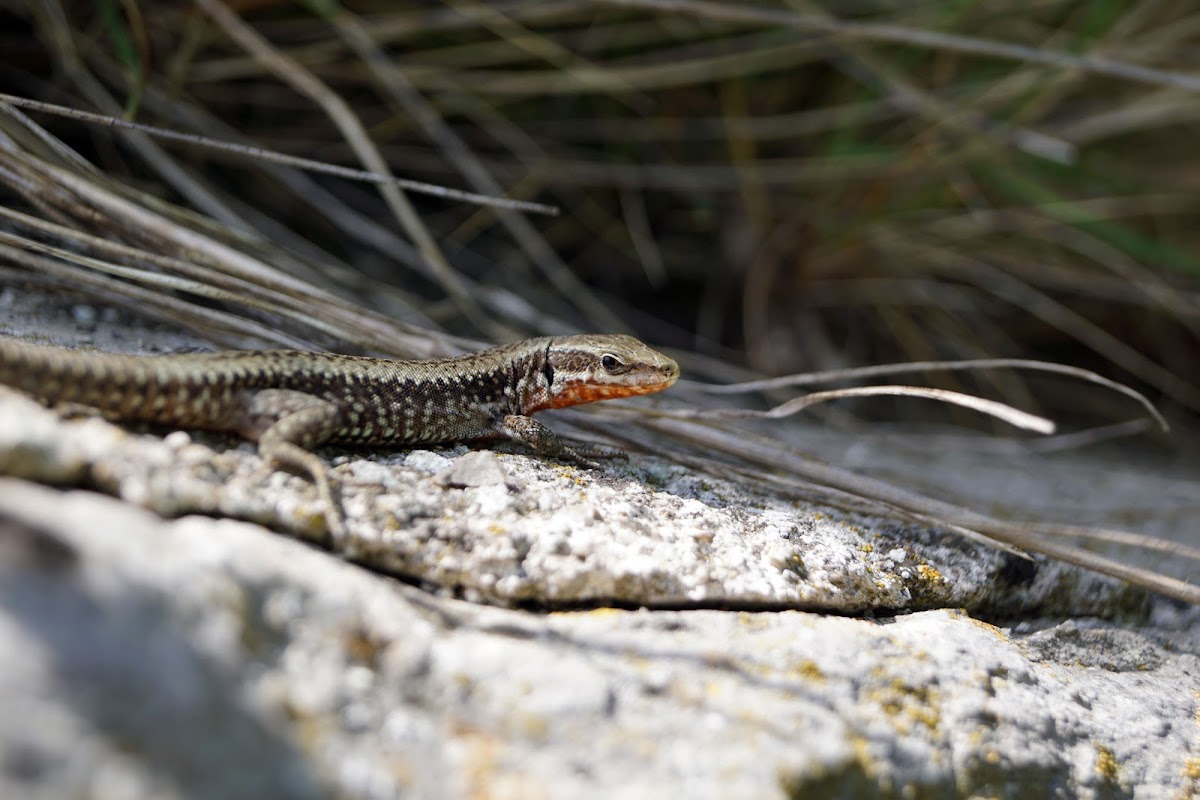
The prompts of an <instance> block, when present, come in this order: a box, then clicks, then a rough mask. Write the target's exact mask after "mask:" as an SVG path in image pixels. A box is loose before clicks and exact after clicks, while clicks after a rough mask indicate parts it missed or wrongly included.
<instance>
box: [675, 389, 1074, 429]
mask: <svg viewBox="0 0 1200 800" xmlns="http://www.w3.org/2000/svg"><path fill="white" fill-rule="evenodd" d="M884 395H888V396H894V397H924V398H926V399H928V400H937V401H938V402H941V403H951V404H953V405H957V406H962V407H963V408H969V409H971V410H973V411H978V412H979V413H981V414H987V415H988V416H991V417H995V418H996V419H998V420H1001V421H1003V422H1007V423H1008V424H1009V425H1013V426H1015V427H1018V428H1024V429H1025V430H1030V431H1035V432H1037V433H1044V434H1050V433H1054V423H1053V422H1051V421H1050V420H1048V419H1046V418H1045V417H1039V416H1035V415H1033V414H1030V413H1027V412H1025V411H1022V410H1020V409H1019V408H1013V407H1012V406H1007V405H1005V404H1004V403H998V402H996V401H995V400H988V399H986V398H983V397H975V396H973V395H967V394H962V393H961V392H951V391H947V390H945V389H929V388H925V387H921V386H859V387H856V388H851V389H832V390H830V391H827V392H812V393H811V394H806V395H803V396H801V397H796V398H793V399H791V400H789V401H787V402H786V403H781V404H779V405H777V406H775V407H774V408H771V409H769V410H767V411H755V410H753V409H746V408H718V409H697V410H676V411H663V410H659V411H655V412H653V414H654V415H655V416H663V417H674V418H675V419H782V418H784V417H790V416H791V415H793V414H797V413H799V412H801V411H803V410H804V409H806V408H810V407H812V406H815V405H817V404H818V403H827V402H829V401H830V400H841V399H843V398H846V397H880V396H884Z"/></svg>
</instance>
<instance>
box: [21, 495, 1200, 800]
mask: <svg viewBox="0 0 1200 800" xmlns="http://www.w3.org/2000/svg"><path fill="white" fill-rule="evenodd" d="M0 513H3V523H2V525H3V528H2V531H3V533H2V534H0V537H2V538H0V542H2V543H3V548H2V549H0V647H2V648H3V652H4V653H5V654H6V656H5V659H4V661H3V666H2V667H0V697H3V699H4V707H5V713H4V714H2V715H0V741H2V742H3V768H2V770H0V795H2V796H5V797H25V798H52V797H53V798H62V797H84V796H91V797H95V796H101V797H103V796H111V797H213V798H217V797H220V798H232V797H265V796H276V797H281V796H288V797H322V796H346V797H395V796H413V797H433V798H440V797H450V798H453V797H468V796H488V797H514V798H529V797H571V798H587V797H597V798H600V797H614V796H618V795H619V796H622V797H674V796H688V797H700V798H706V797H713V798H716V797H721V798H727V797H755V798H771V797H780V798H784V797H848V798H849V797H863V796H884V797H898V798H899V797H956V796H997V797H1048V796H1058V797H1125V796H1131V795H1132V796H1137V797H1151V798H1157V797H1162V798H1170V797H1187V796H1191V794H1189V793H1194V792H1195V791H1196V790H1197V788H1200V722H1198V721H1197V717H1196V704H1197V693H1196V692H1197V688H1200V682H1198V681H1200V678H1198V676H1200V655H1198V652H1200V636H1198V635H1197V631H1200V623H1198V616H1197V614H1196V612H1195V610H1194V609H1193V610H1188V611H1186V612H1185V611H1180V610H1178V609H1175V608H1173V607H1171V606H1169V605H1166V604H1163V605H1160V606H1158V607H1156V609H1155V610H1154V612H1153V613H1152V615H1151V619H1150V620H1149V621H1148V622H1147V623H1146V624H1142V625H1129V624H1119V623H1113V622H1106V621H1098V620H1095V619H1055V620H1041V621H1033V622H1022V623H1017V624H1014V625H1010V626H1006V627H995V626H993V625H990V624H987V623H984V622H981V621H978V620H976V619H972V618H971V617H970V616H968V615H967V614H965V613H964V612H962V611H955V610H937V611H925V612H918V613H914V614H909V615H903V616H899V617H894V618H881V619H873V620H869V619H855V618H843V617H830V616H822V615H817V614H812V613H805V612H795V611H784V612H756V613H749V612H730V611H717V610H689V611H660V610H654V611H651V610H638V611H624V610H613V609H598V610H591V611H580V612H558V613H553V614H534V613H529V612H525V611H516V610H508V609H501V608H496V607H488V606H484V605H480V604H475V603H468V602H463V601H458V600H452V599H447V598H442V597H437V596H433V595H430V594H429V593H427V592H425V591H423V590H421V589H419V588H416V587H412V586H408V585H405V584H402V583H400V582H398V581H396V580H394V579H390V578H387V577H384V576H380V575H378V574H374V573H372V572H369V571H367V570H364V569H362V568H361V567H358V566H355V565H352V564H348V563H345V562H343V561H340V560H338V559H336V558H334V557H332V556H330V555H329V554H327V553H325V552H323V551H320V550H318V549H315V548H312V547H310V546H307V545H305V544H303V543H301V542H298V541H296V540H294V539H290V538H288V537H283V536H279V535H276V534H272V533H270V532H268V531H265V530H263V529H262V528H260V527H257V526H254V525H250V524H246V523H241V522H234V521H229V520H213V519H209V518H203V517H185V518H183V519H180V520H175V521H163V520H162V519H161V518H159V517H157V516H155V515H151V514H149V513H147V512H144V511H141V510H138V509H134V508H132V507H131V506H129V505H127V504H123V503H120V502H118V501H116V500H113V499H110V498H107V497H103V496H100V495H96V494H91V493H86V492H71V493H65V494H64V493H62V492H59V491H57V490H55V489H50V488H46V487H43V486H37V485H34V484H30V483H26V482H22V481H16V480H12V479H4V480H3V481H0ZM32 721H35V722H36V724H31V722H32Z"/></svg>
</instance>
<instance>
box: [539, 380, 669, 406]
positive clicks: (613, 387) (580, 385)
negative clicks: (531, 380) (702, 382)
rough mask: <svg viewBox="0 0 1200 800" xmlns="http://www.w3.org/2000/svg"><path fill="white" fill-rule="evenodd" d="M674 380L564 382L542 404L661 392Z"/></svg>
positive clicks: (609, 398) (567, 403)
mask: <svg viewBox="0 0 1200 800" xmlns="http://www.w3.org/2000/svg"><path fill="white" fill-rule="evenodd" d="M674 382H675V380H674V379H673V378H672V379H671V380H663V381H658V382H655V383H643V384H640V385H631V384H618V383H608V384H595V383H587V382H585V381H576V382H572V383H566V384H564V385H562V386H557V387H555V391H554V394H552V395H551V396H550V400H549V402H548V403H546V405H545V406H543V409H547V408H566V407H567V406H578V405H582V404H583V403H594V402H596V401H597V400H614V399H616V398H618V397H634V396H636V395H639V394H653V393H654V392H661V391H662V390H663V389H666V388H667V387H668V386H670V385H671V384H673V383H674Z"/></svg>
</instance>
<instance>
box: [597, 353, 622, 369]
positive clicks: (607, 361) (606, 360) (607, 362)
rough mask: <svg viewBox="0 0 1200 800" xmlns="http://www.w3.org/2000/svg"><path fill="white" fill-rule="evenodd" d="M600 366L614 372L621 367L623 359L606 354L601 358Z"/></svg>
mask: <svg viewBox="0 0 1200 800" xmlns="http://www.w3.org/2000/svg"><path fill="white" fill-rule="evenodd" d="M600 366H602V367H604V368H605V369H606V370H608V371H609V372H612V371H613V370H615V369H616V368H617V367H619V366H621V359H619V358H617V357H616V356H614V355H612V354H605V355H604V356H602V357H601V358H600Z"/></svg>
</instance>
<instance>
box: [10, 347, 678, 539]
mask: <svg viewBox="0 0 1200 800" xmlns="http://www.w3.org/2000/svg"><path fill="white" fill-rule="evenodd" d="M678 377H679V365H678V364H677V363H676V362H675V361H674V360H672V359H671V358H669V357H667V356H665V355H663V354H662V353H659V352H657V351H655V350H653V349H651V348H650V347H648V346H646V345H645V344H643V343H642V342H640V341H638V340H637V339H635V338H633V337H632V336H625V335H597V334H583V335H574V336H544V337H537V338H532V339H525V340H523V341H519V342H515V343H513V344H507V345H501V346H499V347H495V348H492V349H490V350H484V351H481V352H476V353H469V354H467V355H461V356H456V357H453V358H443V359H435V360H428V361H402V360H389V359H380V358H370V357H366V356H349V355H338V354H334V353H322V352H306V351H298V350H260V351H252V350H247V351H236V350H235V351H226V352H209V353H177V354H167V355H151V356H139V355H122V354H111V353H92V352H82V351H75V350H65V349H60V348H55V347H47V346H43V345H35V344H30V343H27V342H22V341H19V340H16V339H4V338H0V385H7V386H9V387H12V388H15V389H18V390H20V391H23V392H25V393H27V394H29V395H31V396H33V397H34V398H35V399H36V400H38V401H39V402H41V403H43V404H45V405H48V406H52V407H59V408H64V409H78V408H80V407H82V408H83V409H85V410H90V412H92V413H99V415H100V416H103V417H104V418H106V419H108V420H110V421H113V422H118V423H120V422H127V423H129V422H141V423H149V424H156V425H162V426H174V427H178V428H189V429H200V430H212V431H224V432H233V433H237V434H239V435H240V436H242V437H244V438H246V439H248V440H250V441H253V442H256V443H257V447H258V452H259V455H260V456H261V457H262V458H263V459H264V461H265V462H266V463H267V464H268V465H269V466H271V467H273V468H285V469H291V470H295V471H298V472H301V473H305V474H307V475H308V477H309V478H310V479H311V480H312V482H313V483H314V484H315V486H316V489H317V494H318V498H319V500H320V502H321V503H322V505H323V507H324V510H325V520H326V526H327V528H328V533H329V534H330V536H331V537H332V538H333V540H334V541H335V542H336V541H338V540H339V539H340V538H342V537H343V536H344V535H345V526H344V521H343V519H342V516H341V513H340V507H339V506H338V505H337V504H336V503H335V501H334V494H333V488H332V482H331V480H330V478H329V472H328V469H327V468H326V466H325V462H324V461H322V460H321V458H320V457H318V456H317V455H316V454H314V453H313V452H312V451H313V449H314V448H316V447H317V446H319V445H323V444H344V445H351V446H370V445H379V446H401V447H402V446H412V445H419V444H437V443H451V442H468V441H474V440H484V439H495V438H507V439H512V440H516V441H519V442H523V443H525V444H526V445H527V446H529V447H530V448H531V449H532V450H534V451H535V452H537V453H539V454H541V455H545V456H549V457H557V458H563V459H569V460H574V461H577V462H581V463H583V464H585V465H588V466H593V467H594V466H597V464H596V463H595V462H594V461H592V460H591V459H590V457H599V456H604V455H612V453H611V452H609V451H604V450H601V449H600V448H594V447H591V448H589V447H582V448H579V447H571V446H569V445H567V444H566V443H565V442H563V441H562V440H561V439H559V437H558V436H557V435H555V433H554V432H553V431H552V430H550V429H549V428H547V427H546V426H545V425H543V424H542V423H541V422H539V421H537V420H535V419H534V418H533V417H532V416H531V415H532V414H534V413H536V412H538V411H543V410H546V409H551V408H563V407H566V406H573V405H579V404H582V403H591V402H594V401H597V400H607V399H611V398H618V397H630V396H634V395H641V394H649V393H651V392H658V391H661V390H663V389H665V388H667V387H668V386H670V385H671V384H673V383H674V382H675V380H676V379H677V378H678Z"/></svg>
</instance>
